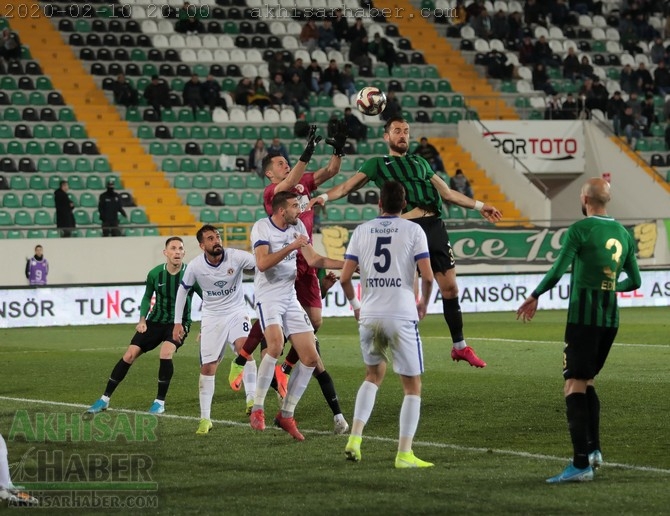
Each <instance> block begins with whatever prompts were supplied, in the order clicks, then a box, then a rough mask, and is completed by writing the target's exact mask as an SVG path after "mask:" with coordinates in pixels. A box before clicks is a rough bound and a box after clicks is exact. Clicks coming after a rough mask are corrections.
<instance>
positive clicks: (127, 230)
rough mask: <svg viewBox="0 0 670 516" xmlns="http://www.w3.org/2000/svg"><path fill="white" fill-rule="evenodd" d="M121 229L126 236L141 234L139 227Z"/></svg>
mask: <svg viewBox="0 0 670 516" xmlns="http://www.w3.org/2000/svg"><path fill="white" fill-rule="evenodd" d="M123 231H124V234H125V236H127V237H138V236H142V230H141V229H140V228H124V229H123Z"/></svg>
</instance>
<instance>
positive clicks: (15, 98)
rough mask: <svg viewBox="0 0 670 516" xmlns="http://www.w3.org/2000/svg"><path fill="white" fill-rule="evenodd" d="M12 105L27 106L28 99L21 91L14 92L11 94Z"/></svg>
mask: <svg viewBox="0 0 670 516" xmlns="http://www.w3.org/2000/svg"><path fill="white" fill-rule="evenodd" d="M12 104H14V105H15V106H27V105H28V97H27V95H26V94H25V93H23V92H22V91H15V92H14V93H12Z"/></svg>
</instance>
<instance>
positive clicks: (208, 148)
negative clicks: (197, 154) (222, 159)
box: [202, 142, 219, 156]
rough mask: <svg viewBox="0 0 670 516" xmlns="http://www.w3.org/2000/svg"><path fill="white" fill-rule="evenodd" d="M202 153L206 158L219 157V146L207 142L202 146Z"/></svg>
mask: <svg viewBox="0 0 670 516" xmlns="http://www.w3.org/2000/svg"><path fill="white" fill-rule="evenodd" d="M202 153H203V154H204V155H205V156H218V155H219V146H218V145H217V144H216V143H212V142H205V143H204V144H203V145H202Z"/></svg>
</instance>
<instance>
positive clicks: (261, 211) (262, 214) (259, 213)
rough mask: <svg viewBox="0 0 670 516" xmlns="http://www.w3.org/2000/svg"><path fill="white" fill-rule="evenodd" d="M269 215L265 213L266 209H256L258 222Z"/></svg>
mask: <svg viewBox="0 0 670 516" xmlns="http://www.w3.org/2000/svg"><path fill="white" fill-rule="evenodd" d="M267 216H268V214H267V213H266V212H265V208H256V211H255V212H254V218H255V219H256V220H261V219H264V218H265V217H267Z"/></svg>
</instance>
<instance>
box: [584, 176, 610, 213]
mask: <svg viewBox="0 0 670 516" xmlns="http://www.w3.org/2000/svg"><path fill="white" fill-rule="evenodd" d="M579 199H580V201H581V202H582V214H583V215H587V213H588V211H589V208H590V210H591V211H598V212H602V211H604V210H605V208H606V207H607V203H608V202H610V199H611V197H610V184H609V183H608V182H607V181H605V180H604V179H602V178H600V177H592V178H591V179H589V180H587V181H586V183H584V185H583V186H582V191H581V194H580V196H579Z"/></svg>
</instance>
